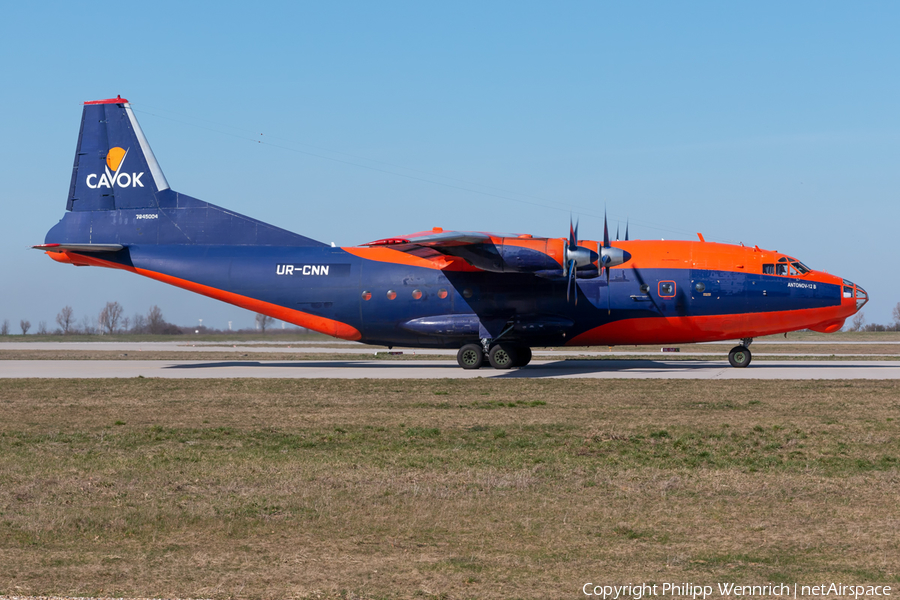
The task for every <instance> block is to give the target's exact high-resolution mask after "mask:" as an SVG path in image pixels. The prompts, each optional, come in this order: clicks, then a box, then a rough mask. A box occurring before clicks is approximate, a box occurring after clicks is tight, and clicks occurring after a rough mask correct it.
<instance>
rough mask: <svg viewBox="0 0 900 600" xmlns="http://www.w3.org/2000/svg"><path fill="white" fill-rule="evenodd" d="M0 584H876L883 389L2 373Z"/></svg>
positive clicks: (211, 591) (889, 532)
mask: <svg viewBox="0 0 900 600" xmlns="http://www.w3.org/2000/svg"><path fill="white" fill-rule="evenodd" d="M0 415H2V419H0V593H5V594H15V595H23V594H51V593H53V594H65V595H72V596H74V595H102V596H156V597H160V596H161V597H166V596H169V597H172V596H178V597H213V598H228V597H240V598H285V597H309V598H319V597H339V598H360V597H361V598H395V597H396V598H432V597H443V598H501V597H502V598H516V597H521V598H560V597H584V596H583V595H582V594H581V586H582V585H583V584H584V583H587V582H593V583H595V584H599V583H616V584H622V583H631V582H634V583H638V582H650V583H653V582H657V583H662V582H686V581H691V582H718V581H737V582H739V583H740V582H742V583H755V584H760V583H764V582H782V581H784V582H790V583H793V582H795V581H796V582H800V583H804V582H805V583H809V582H812V583H814V584H818V583H819V582H822V581H826V582H831V581H834V582H844V583H853V582H855V583H887V584H896V583H900V567H898V565H900V536H898V535H897V531H898V526H900V502H898V490H900V426H898V424H900V384H898V383H896V382H891V381H836V382H835V381H831V382H815V381H810V382H807V381H803V382H791V381H786V382H778V381H773V382H766V381H747V382H743V381H742V382H719V381H667V380H610V381H603V382H596V381H589V380H558V381H545V380H541V381H534V380H506V381H496V380H470V381H456V380H453V381H451V380H441V381H427V382H423V381H415V380H393V381H391V380H386V381H368V380H357V381H333V380H291V381H287V380H227V381H223V380H206V381H190V380H184V381H167V380H155V379H146V380H145V379H134V380H127V381H114V380H79V381H71V380H62V381H46V380H5V381H3V382H2V383H0Z"/></svg>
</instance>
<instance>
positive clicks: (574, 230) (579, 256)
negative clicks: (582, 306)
mask: <svg viewBox="0 0 900 600" xmlns="http://www.w3.org/2000/svg"><path fill="white" fill-rule="evenodd" d="M598 258H600V255H599V254H597V253H596V252H594V251H593V250H591V249H590V248H585V247H584V246H579V245H578V223H577V222H576V223H575V225H574V226H573V225H572V217H571V216H569V241H568V243H567V244H566V248H565V263H566V275H567V276H568V281H567V282H566V302H569V301H571V299H572V290H573V288H574V287H575V285H576V283H575V279H576V277H577V273H578V267H586V266H588V265H590V264H593V263H594V262H595V261H596V260H597V259H598ZM575 305H576V306H577V305H578V291H577V290H576V291H575Z"/></svg>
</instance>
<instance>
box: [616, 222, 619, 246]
mask: <svg viewBox="0 0 900 600" xmlns="http://www.w3.org/2000/svg"><path fill="white" fill-rule="evenodd" d="M616 241H617V242H618V241H619V224H618V223H616Z"/></svg>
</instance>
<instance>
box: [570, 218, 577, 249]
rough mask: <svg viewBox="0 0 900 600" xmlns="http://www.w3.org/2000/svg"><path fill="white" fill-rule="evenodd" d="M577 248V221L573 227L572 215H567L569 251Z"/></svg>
mask: <svg viewBox="0 0 900 600" xmlns="http://www.w3.org/2000/svg"><path fill="white" fill-rule="evenodd" d="M577 247H578V221H576V222H575V226H574V227H573V226H572V215H569V250H574V249H575V248H577Z"/></svg>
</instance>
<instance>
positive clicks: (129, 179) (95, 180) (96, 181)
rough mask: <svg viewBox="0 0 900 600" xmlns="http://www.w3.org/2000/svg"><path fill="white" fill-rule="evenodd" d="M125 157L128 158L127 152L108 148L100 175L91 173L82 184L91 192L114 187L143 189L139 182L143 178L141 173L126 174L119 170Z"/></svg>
mask: <svg viewBox="0 0 900 600" xmlns="http://www.w3.org/2000/svg"><path fill="white" fill-rule="evenodd" d="M126 156H128V150H125V149H123V148H119V147H118V146H116V147H115V148H110V150H109V153H108V154H107V155H106V167H104V169H103V171H104V172H103V173H101V174H100V175H97V174H96V173H91V174H90V175H88V176H87V177H86V178H85V180H84V182H85V183H86V184H87V186H88V187H89V188H91V189H92V190H96V189H97V188H104V187H105V188H110V189H112V188H114V187H120V188H127V187H133V188H134V187H144V184H143V183H142V182H141V177H143V176H144V173H143V171H142V172H140V173H133V172H132V173H127V172H125V171H122V170H121V169H122V163H124V162H125V157H126Z"/></svg>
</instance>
